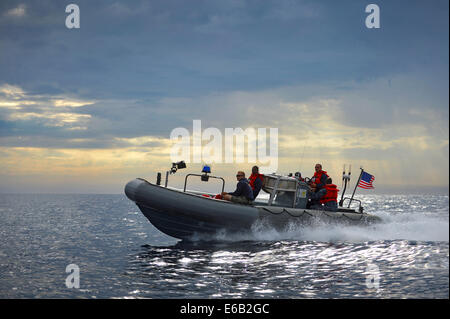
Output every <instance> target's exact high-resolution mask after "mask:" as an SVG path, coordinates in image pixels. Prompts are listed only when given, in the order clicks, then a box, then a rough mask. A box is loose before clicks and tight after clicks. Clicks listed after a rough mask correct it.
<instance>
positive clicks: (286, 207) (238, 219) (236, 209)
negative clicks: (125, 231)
mask: <svg viewBox="0 0 450 319" xmlns="http://www.w3.org/2000/svg"><path fill="white" fill-rule="evenodd" d="M192 175H196V176H200V177H201V179H202V181H207V180H208V179H209V178H219V179H221V180H222V181H223V186H222V190H223V189H224V187H225V181H224V180H223V179H222V178H220V177H215V176H209V175H208V173H204V174H202V175H197V174H188V175H187V176H186V179H185V185H184V189H183V190H181V189H174V188H169V187H167V176H168V174H166V185H165V186H161V185H159V184H160V179H159V180H158V182H157V183H156V184H152V183H150V182H148V181H146V180H145V179H142V178H137V179H134V180H132V181H130V182H129V183H128V184H127V185H126V186H125V194H126V196H127V197H128V198H129V199H130V200H132V201H133V202H135V203H136V205H137V206H138V207H139V209H140V210H141V211H142V213H143V214H144V215H145V217H147V218H148V220H149V221H150V222H151V223H152V224H153V225H154V226H155V227H156V228H158V229H159V230H160V231H162V232H163V233H165V234H167V235H169V236H172V237H175V238H179V239H185V240H194V239H198V238H200V239H202V238H211V237H208V236H214V235H216V234H220V233H223V232H225V233H226V234H232V233H242V232H249V231H250V230H251V229H252V226H254V225H256V224H258V223H261V224H262V225H264V226H265V227H273V228H275V229H277V230H280V231H283V230H286V229H287V228H288V227H291V226H293V225H302V226H311V227H314V226H315V225H323V224H324V223H344V224H351V225H368V224H371V223H376V222H379V221H381V219H380V218H379V217H378V216H375V215H370V214H366V213H364V212H363V209H362V207H361V205H360V207H359V209H358V210H354V209H351V208H343V207H339V208H338V210H337V211H326V210H324V209H323V208H322V209H308V208H307V207H308V192H309V186H308V185H307V184H306V183H305V182H302V181H300V180H299V179H297V178H295V177H287V176H281V175H275V174H270V175H265V176H264V184H263V185H264V186H263V190H264V191H265V192H267V193H269V194H270V197H269V200H267V201H261V200H255V201H254V202H253V204H252V205H242V204H237V203H232V202H229V201H225V200H221V199H215V198H214V195H213V194H205V193H199V192H195V191H188V190H186V183H187V179H188V177H189V176H192ZM205 236H206V237H205Z"/></svg>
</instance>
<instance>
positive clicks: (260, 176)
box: [248, 174, 264, 190]
mask: <svg viewBox="0 0 450 319" xmlns="http://www.w3.org/2000/svg"><path fill="white" fill-rule="evenodd" d="M257 178H260V179H261V182H263V183H264V175H263V174H252V175H250V177H249V178H248V181H249V184H250V186H251V188H252V190H254V189H255V181H256V179H257Z"/></svg>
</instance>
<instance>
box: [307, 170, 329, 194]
mask: <svg viewBox="0 0 450 319" xmlns="http://www.w3.org/2000/svg"><path fill="white" fill-rule="evenodd" d="M315 170H316V171H315V173H314V176H313V177H312V179H311V180H312V183H311V188H312V191H313V192H314V193H316V192H318V191H320V190H321V189H322V188H324V186H325V184H326V182H327V178H328V177H329V176H328V174H327V172H326V171H323V170H322V164H316V166H315Z"/></svg>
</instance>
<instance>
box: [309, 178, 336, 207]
mask: <svg viewBox="0 0 450 319" xmlns="http://www.w3.org/2000/svg"><path fill="white" fill-rule="evenodd" d="M338 192H339V189H337V186H336V185H334V184H333V180H332V179H331V178H330V177H328V178H327V180H326V184H325V186H324V187H323V188H322V189H320V190H319V191H317V192H316V193H312V194H311V206H310V208H311V209H325V210H328V211H334V212H335V211H337V210H338V207H337V196H338ZM322 204H324V206H323V205H322Z"/></svg>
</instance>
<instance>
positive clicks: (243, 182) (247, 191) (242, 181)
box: [222, 171, 253, 205]
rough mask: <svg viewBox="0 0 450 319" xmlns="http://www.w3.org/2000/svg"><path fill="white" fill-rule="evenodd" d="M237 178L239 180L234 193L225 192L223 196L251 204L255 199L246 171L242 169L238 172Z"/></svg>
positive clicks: (225, 198) (230, 199)
mask: <svg viewBox="0 0 450 319" xmlns="http://www.w3.org/2000/svg"><path fill="white" fill-rule="evenodd" d="M236 179H237V180H238V183H237V185H236V190H235V191H234V192H232V193H226V192H223V193H222V198H223V199H224V200H228V201H231V202H233V203H238V204H246V205H249V204H251V202H252V201H253V191H252V188H251V187H250V185H249V184H248V180H247V179H246V178H245V173H244V172H242V171H239V172H237V174H236Z"/></svg>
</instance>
